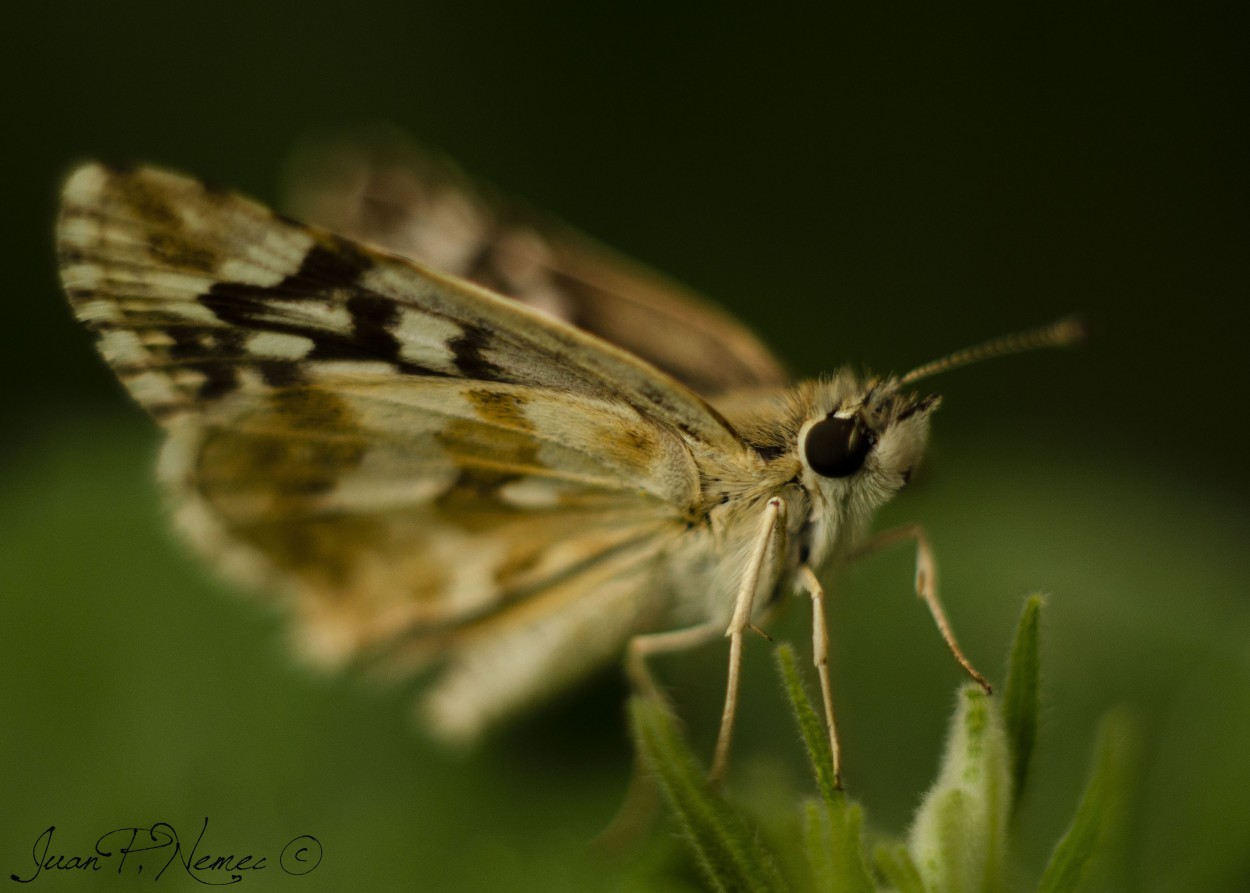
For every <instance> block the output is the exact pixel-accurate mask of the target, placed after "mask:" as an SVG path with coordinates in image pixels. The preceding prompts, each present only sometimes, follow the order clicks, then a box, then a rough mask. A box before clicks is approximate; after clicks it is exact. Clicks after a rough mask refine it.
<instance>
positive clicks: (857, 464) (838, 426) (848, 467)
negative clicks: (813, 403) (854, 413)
mask: <svg viewBox="0 0 1250 893" xmlns="http://www.w3.org/2000/svg"><path fill="white" fill-rule="evenodd" d="M874 442H876V438H875V437H874V436H873V433H872V432H871V431H870V430H868V428H866V427H865V426H864V425H863V424H862V423H861V422H860V420H859V418H858V417H853V418H849V419H844V418H839V417H838V416H833V415H831V416H829V417H828V418H826V419H822V420H821V421H819V422H817V423H816V424H814V425H812V427H810V428H808V429H807V437H806V438H804V440H803V458H805V459H806V460H807V464H808V466H810V467H811V469H812V471H814V472H816V473H817V474H819V475H821V476H822V477H827V478H844V477H846V476H847V475H851V474H854V473H855V472H857V471H859V469H860V468H861V467H862V466H863V464H864V459H865V458H866V457H867V456H868V451H869V450H871V449H872V445H873V443H874Z"/></svg>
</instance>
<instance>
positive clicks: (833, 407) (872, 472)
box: [796, 371, 940, 507]
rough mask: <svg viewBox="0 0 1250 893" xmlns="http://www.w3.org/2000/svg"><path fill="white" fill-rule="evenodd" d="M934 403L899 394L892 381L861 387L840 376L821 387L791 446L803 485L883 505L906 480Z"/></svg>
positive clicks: (918, 456)
mask: <svg viewBox="0 0 1250 893" xmlns="http://www.w3.org/2000/svg"><path fill="white" fill-rule="evenodd" d="M939 402H940V400H939V398H938V397H936V396H934V395H922V394H918V393H914V392H908V391H904V390H901V389H900V386H899V380H898V379H896V378H886V379H876V380H870V381H868V382H866V383H864V382H861V381H860V380H859V378H858V376H856V375H855V374H854V373H852V372H849V371H844V372H842V373H840V374H838V375H837V376H835V377H834V378H833V379H831V380H829V381H826V382H824V383H823V384H822V386H821V387H820V388H819V389H818V391H817V393H816V395H815V400H814V401H813V403H812V409H811V411H810V412H809V414H808V417H807V419H806V421H805V422H804V423H803V425H802V426H801V427H800V428H799V432H798V440H797V444H796V446H797V448H798V454H799V458H800V460H801V461H802V463H803V468H804V472H805V474H806V476H807V477H808V478H809V483H810V484H811V485H814V486H815V487H817V488H818V489H820V490H821V491H822V492H824V493H825V494H826V496H831V497H834V498H837V497H842V498H847V497H848V496H850V495H851V494H852V493H859V494H862V497H861V498H866V499H868V501H869V502H871V503H872V504H873V507H875V506H876V505H878V504H880V503H881V502H884V501H885V500H886V499H888V498H889V496H890V495H891V494H893V493H894V492H896V491H898V490H900V489H902V488H903V487H904V486H906V484H907V482H908V481H909V480H910V479H911V474H912V470H913V469H914V468H915V467H916V465H917V464H918V463H919V462H920V459H921V456H922V455H923V453H924V447H925V443H926V441H927V440H928V436H929V416H930V415H931V414H932V412H933V410H935V409H936V408H937V406H938V404H939Z"/></svg>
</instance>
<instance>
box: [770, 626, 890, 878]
mask: <svg viewBox="0 0 1250 893" xmlns="http://www.w3.org/2000/svg"><path fill="white" fill-rule="evenodd" d="M776 656H777V669H778V671H779V672H780V674H781V682H782V685H783V687H784V688H785V691H786V696H787V698H788V699H789V701H790V706H791V708H792V709H793V710H794V716H795V719H796V720H797V722H798V726H799V734H800V735H801V736H802V738H803V744H804V746H805V747H806V748H807V756H808V759H809V760H810V761H811V764H812V770H813V772H814V773H815V775H816V785H817V787H819V788H820V794H821V802H820V803H819V804H816V803H809V804H808V806H807V808H806V814H805V816H804V818H805V821H804V843H805V844H806V848H807V859H808V862H809V863H810V865H811V867H812V874H813V875H814V877H815V880H816V889H818V890H830V891H836V893H872V891H873V890H875V889H876V887H875V885H874V884H873V881H872V874H871V872H870V871H869V868H868V858H867V855H866V854H865V852H864V839H863V830H862V829H863V812H862V810H861V809H860V807H859V805H858V804H856V803H851V802H850V801H849V800H847V798H846V795H845V794H844V793H843V792H842V791H841V790H839V789H838V788H835V787H834V784H833V754H832V750H831V748H830V744H829V734H828V730H827V729H826V727H825V722H824V720H823V719H822V718H821V717H820V716H819V714H817V712H816V708H815V707H813V706H812V702H811V699H810V698H809V697H808V695H807V689H806V688H805V687H804V685H803V682H802V680H801V679H800V678H799V672H798V667H797V666H796V663H795V657H794V649H793V648H792V647H791V646H790V645H780V646H778V647H777V652H776Z"/></svg>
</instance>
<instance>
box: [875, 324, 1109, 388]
mask: <svg viewBox="0 0 1250 893" xmlns="http://www.w3.org/2000/svg"><path fill="white" fill-rule="evenodd" d="M1084 337H1085V327H1084V326H1083V325H1081V321H1080V320H1079V319H1077V318H1076V317H1075V316H1065V317H1064V318H1063V319H1060V320H1057V321H1055V322H1052V323H1051V324H1050V325H1048V326H1042V327H1041V328H1037V329H1028V330H1026V331H1024V332H1016V333H1014V334H1012V335H1000V336H999V337H997V338H991V339H990V340H989V341H986V342H984V343H982V344H978V345H976V346H975V347H965V348H964V349H963V350H957V351H955V352H954V353H952V354H948V355H946V356H944V357H942V358H941V359H940V360H933V361H932V362H930V363H925V364H924V365H922V366H917V367H916V368H915V369H913V370H911V371H910V372H908V373H907V374H906V375H904V376H903V377H902V378H900V379H899V380H898V383H899V385H908V384H911V383H912V382H914V381H919V380H920V379H922V378H928V377H929V376H930V375H937V374H938V373H939V372H945V371H947V370H948V369H956V368H958V367H960V366H967V365H969V364H970V363H979V362H981V361H982V360H989V359H993V358H994V357H1005V356H1008V355H1010V354H1013V353H1023V352H1024V351H1026V350H1036V349H1038V348H1041V347H1067V346H1069V345H1071V344H1075V343H1076V342H1078V341H1080V340H1081V339H1082V338H1084Z"/></svg>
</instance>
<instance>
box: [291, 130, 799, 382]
mask: <svg viewBox="0 0 1250 893" xmlns="http://www.w3.org/2000/svg"><path fill="white" fill-rule="evenodd" d="M292 179H293V181H294V187H293V192H294V195H293V204H294V205H295V207H296V209H297V211H298V212H299V213H300V214H301V215H303V216H305V217H306V218H307V219H310V220H312V221H314V222H317V223H320V224H323V225H325V226H328V227H329V228H331V229H333V230H335V231H338V232H342V233H346V234H349V235H352V236H353V237H355V238H359V239H362V240H365V241H368V242H371V243H373V244H377V245H381V246H383V247H385V248H387V249H389V250H392V251H395V252H397V253H399V254H403V255H405V256H408V257H413V258H417V259H419V260H421V261H423V262H425V263H428V264H431V265H432V266H434V267H437V268H438V269H441V270H443V271H445V272H448V273H451V274H453V275H456V276H461V277H464V278H466V279H469V280H471V281H473V282H477V283H479V284H481V285H484V286H486V287H488V288H491V289H493V290H495V291H497V292H499V293H501V294H504V295H508V296H509V297H512V298H514V299H516V300H517V301H520V302H522V303H524V304H527V305H529V306H532V307H535V308H538V309H540V310H543V311H544V312H547V313H549V314H551V315H553V316H555V317H557V318H559V319H562V320H564V321H566V322H568V323H570V324H572V325H575V326H577V327H578V328H580V329H583V330H585V331H588V332H591V333H593V334H595V335H598V336H600V337H602V338H604V339H605V340H607V341H611V342H612V343H614V344H617V345H619V346H621V347H623V348H625V349H626V350H628V351H630V352H631V353H634V354H637V355H638V356H640V357H642V358H643V359H645V360H647V361H648V362H650V363H652V364H653V365H655V366H657V367H659V368H660V369H663V370H664V371H665V372H667V373H669V374H670V375H672V376H673V377H674V378H677V379H678V380H679V381H681V382H683V383H684V384H686V385H687V386H689V387H690V388H692V389H693V390H695V391H697V392H699V393H701V394H703V395H705V396H715V395H719V394H721V393H724V392H726V391H730V390H735V389H744V388H763V387H776V386H779V385H783V384H785V383H787V375H786V373H785V371H784V370H783V368H782V366H781V364H780V363H779V362H778V361H777V360H776V359H775V358H774V357H773V356H772V354H771V353H770V352H769V351H768V349H767V348H766V347H765V346H764V345H763V344H762V343H761V342H760V341H759V339H758V338H756V337H755V336H754V335H753V334H752V333H751V332H750V331H749V330H748V329H746V328H745V327H744V326H742V325H741V324H740V323H738V322H737V321H735V320H734V319H733V318H732V317H730V316H728V315H727V314H725V313H723V312H722V311H720V310H718V309H717V308H716V307H714V306H713V305H712V304H710V303H709V302H707V301H706V300H704V299H703V298H701V297H699V296H698V295H695V294H694V293H693V292H691V291H690V290H689V289H687V288H684V287H682V286H680V285H678V284H677V283H675V282H673V281H671V280H669V279H667V278H665V277H663V276H661V275H659V274H658V273H655V272H653V271H651V270H648V269H646V268H644V267H642V266H640V265H639V264H637V263H634V262H632V261H629V260H627V259H625V258H624V257H621V256H619V255H617V254H616V253H614V252H612V251H610V250H609V249H607V248H605V247H604V246H602V245H599V244H597V243H595V242H593V241H592V240H590V239H588V238H586V237H585V236H583V235H581V234H579V233H577V232H574V231H573V230H571V229H569V228H568V227H565V226H561V225H559V224H557V223H554V222H552V221H545V220H541V219H540V218H539V217H538V215H536V214H533V213H531V212H527V211H526V210H524V209H522V208H521V207H519V206H517V205H516V204H514V203H511V202H508V201H506V200H502V199H500V198H499V197H498V196H495V195H493V194H492V193H491V192H490V191H489V190H486V189H484V188H482V187H480V186H477V185H475V184H473V183H472V182H471V181H470V180H469V179H468V178H467V177H465V175H464V174H463V173H461V172H460V171H459V169H458V168H456V167H455V166H454V165H453V164H451V163H450V162H448V161H447V160H445V159H441V158H439V157H437V156H435V155H432V154H428V153H422V152H418V151H416V150H415V149H414V148H412V147H411V146H410V145H409V144H407V143H406V142H404V141H402V140H400V139H398V138H394V139H389V140H387V139H375V140H373V141H371V142H366V143H362V144H357V145H353V146H338V147H323V148H322V149H320V150H319V151H312V152H308V153H306V154H305V155H304V156H303V158H302V159H301V160H300V161H299V162H298V163H297V164H296V166H295V173H294V176H293V178H292Z"/></svg>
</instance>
